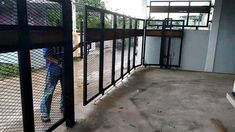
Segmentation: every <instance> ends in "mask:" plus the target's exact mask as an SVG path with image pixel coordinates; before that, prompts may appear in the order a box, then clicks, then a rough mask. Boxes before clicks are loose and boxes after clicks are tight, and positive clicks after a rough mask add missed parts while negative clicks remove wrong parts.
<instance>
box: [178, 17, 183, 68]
mask: <svg viewBox="0 0 235 132" xmlns="http://www.w3.org/2000/svg"><path fill="white" fill-rule="evenodd" d="M183 39H184V21H183V27H182V37H181V42H180V56H179V63H178V64H179V65H178V66H179V67H180V66H181V56H182V47H183Z"/></svg>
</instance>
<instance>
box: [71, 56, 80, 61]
mask: <svg viewBox="0 0 235 132" xmlns="http://www.w3.org/2000/svg"><path fill="white" fill-rule="evenodd" d="M73 60H74V61H81V60H82V59H81V57H73Z"/></svg>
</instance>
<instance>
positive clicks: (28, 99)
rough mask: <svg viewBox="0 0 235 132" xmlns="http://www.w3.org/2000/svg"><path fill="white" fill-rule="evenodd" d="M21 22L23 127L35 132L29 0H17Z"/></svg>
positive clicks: (20, 49)
mask: <svg viewBox="0 0 235 132" xmlns="http://www.w3.org/2000/svg"><path fill="white" fill-rule="evenodd" d="M17 7H18V14H17V15H18V24H19V51H18V61H19V72H20V73H19V74H20V89H21V103H22V115H23V127H24V131H25V132H34V131H35V128H34V111H33V95H32V92H33V90H32V75H31V63H30V62H31V60H30V37H29V28H28V17H27V1H26V0H17Z"/></svg>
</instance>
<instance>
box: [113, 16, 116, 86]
mask: <svg viewBox="0 0 235 132" xmlns="http://www.w3.org/2000/svg"><path fill="white" fill-rule="evenodd" d="M113 21H114V30H115V31H114V38H113V52H112V53H113V55H112V85H115V63H116V60H115V59H116V42H117V41H116V32H117V15H114V20H113Z"/></svg>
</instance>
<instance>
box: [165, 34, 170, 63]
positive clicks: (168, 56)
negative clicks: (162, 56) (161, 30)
mask: <svg viewBox="0 0 235 132" xmlns="http://www.w3.org/2000/svg"><path fill="white" fill-rule="evenodd" d="M170 50H171V37H168V46H167V64H166V65H167V67H170V65H169V61H170V52H171V51H170Z"/></svg>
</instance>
